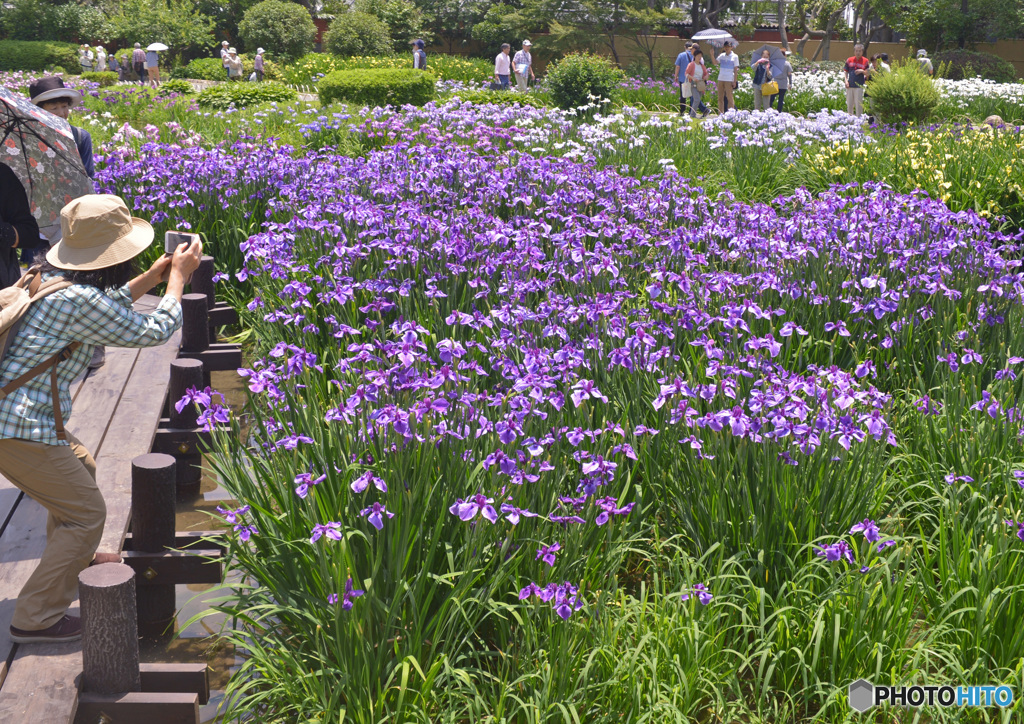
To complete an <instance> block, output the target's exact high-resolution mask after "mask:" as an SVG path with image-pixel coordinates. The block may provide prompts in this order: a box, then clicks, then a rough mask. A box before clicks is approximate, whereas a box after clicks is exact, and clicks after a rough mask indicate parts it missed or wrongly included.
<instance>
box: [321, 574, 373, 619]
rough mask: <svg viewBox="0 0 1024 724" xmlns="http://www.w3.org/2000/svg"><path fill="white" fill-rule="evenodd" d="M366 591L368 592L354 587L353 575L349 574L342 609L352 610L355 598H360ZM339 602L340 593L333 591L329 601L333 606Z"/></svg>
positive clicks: (328, 598) (342, 599) (342, 597)
mask: <svg viewBox="0 0 1024 724" xmlns="http://www.w3.org/2000/svg"><path fill="white" fill-rule="evenodd" d="M364 593H366V592H365V591H362V590H360V589H358V588H353V587H352V577H351V576H349V578H348V580H347V581H345V593H344V594H343V595H342V596H341V608H342V610H345V611H351V610H352V604H353V602H354V601H355V599H357V598H359V597H360V596H362V595H363V594H364ZM337 602H338V594H337V593H332V594H331V595H329V596H328V597H327V603H329V604H330V605H332V606H333V605H334V604H336V603H337Z"/></svg>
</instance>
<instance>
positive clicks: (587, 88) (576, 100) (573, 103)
mask: <svg viewBox="0 0 1024 724" xmlns="http://www.w3.org/2000/svg"><path fill="white" fill-rule="evenodd" d="M625 79H626V74H625V73H623V72H622V71H621V70H619V69H618V68H616V67H615V66H614V65H612V64H611V63H610V62H609V61H607V60H605V59H604V58H601V57H599V56H597V55H590V54H588V53H573V54H570V55H567V56H565V57H564V58H562V59H561V60H560V61H558V63H556V64H555V66H554V67H553V68H552V69H551V70H549V71H548V74H547V75H546V76H545V78H544V80H545V84H546V85H547V86H548V89H549V90H550V91H551V98H552V100H553V101H554V102H555V105H557V106H558V107H559V108H565V109H571V108H579V107H580V106H587V105H589V104H590V103H591V102H592V101H593V98H607V99H608V100H611V101H614V100H615V96H616V94H617V93H618V89H619V84H620V83H622V81H624V80H625Z"/></svg>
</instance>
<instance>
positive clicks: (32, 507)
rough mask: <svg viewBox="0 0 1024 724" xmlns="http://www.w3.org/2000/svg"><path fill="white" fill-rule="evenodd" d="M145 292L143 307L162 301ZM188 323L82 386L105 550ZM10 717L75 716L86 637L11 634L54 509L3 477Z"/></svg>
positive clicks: (85, 436) (2, 594)
mask: <svg viewBox="0 0 1024 724" xmlns="http://www.w3.org/2000/svg"><path fill="white" fill-rule="evenodd" d="M158 302H159V299H158V298H157V297H153V296H149V295H147V296H145V297H143V298H142V299H140V300H139V301H138V302H137V303H136V305H135V308H136V310H138V311H141V312H148V311H151V310H152V309H154V308H155V307H156V305H157V303H158ZM179 342H180V332H176V333H175V334H174V336H173V337H172V338H171V340H170V341H168V342H167V344H164V345H162V346H160V347H151V348H149V349H120V348H118V349H114V348H111V349H108V350H107V361H106V364H105V365H104V366H103V367H101V368H99V369H98V370H96V371H94V372H90V373H88V374H87V375H86V376H85V377H84V378H83V379H81V380H79V381H78V382H77V383H76V385H75V386H73V388H72V398H73V400H74V406H75V409H74V414H72V416H71V418H70V420H69V421H68V429H69V430H70V431H71V432H72V433H73V434H74V435H75V436H77V437H78V438H79V440H81V441H82V443H83V444H84V445H85V446H86V447H87V448H88V449H89V450H90V451H91V452H92V454H93V457H94V458H95V460H96V468H97V484H98V485H99V487H100V490H101V491H102V492H103V498H104V500H105V501H106V504H107V522H106V526H105V528H104V532H103V540H102V542H101V543H100V548H99V550H100V551H120V550H121V548H122V544H123V542H124V538H125V534H126V532H127V530H128V523H129V520H130V516H131V507H130V506H131V461H132V458H134V457H136V456H137V455H142V454H145V453H148V452H149V451H150V447H151V445H152V442H153V437H154V435H155V434H156V429H157V425H158V423H159V421H160V417H161V415H162V414H163V409H164V400H165V398H166V396H167V386H168V381H169V378H170V363H171V361H172V360H173V359H175V358H176V357H177V356H178V346H179ZM0 521H2V522H0V722H11V723H12V724H13V723H14V722H19V723H20V722H24V723H26V724H27V723H28V722H32V724H69V723H70V722H73V721H74V717H75V710H76V708H77V706H78V687H79V685H80V681H81V671H82V647H81V644H80V643H70V644H33V645H19V644H14V643H12V642H11V641H10V639H9V638H8V637H7V628H8V626H10V623H11V617H12V616H13V614H14V604H15V602H16V600H17V597H18V591H19V590H20V589H21V586H22V585H23V584H24V582H25V581H26V580H27V579H28V577H29V575H30V574H31V573H32V571H33V570H34V569H35V567H36V564H37V563H38V561H39V557H40V555H41V554H42V551H43V548H44V547H45V545H46V512H45V510H44V509H43V508H42V506H40V505H39V504H38V503H36V502H35V501H33V500H31V499H29V498H28V497H26V496H25V495H24V494H22V493H21V492H20V491H18V490H17V489H16V488H15V487H14V486H13V485H11V484H10V483H9V482H8V481H7V480H5V479H3V478H2V477H0Z"/></svg>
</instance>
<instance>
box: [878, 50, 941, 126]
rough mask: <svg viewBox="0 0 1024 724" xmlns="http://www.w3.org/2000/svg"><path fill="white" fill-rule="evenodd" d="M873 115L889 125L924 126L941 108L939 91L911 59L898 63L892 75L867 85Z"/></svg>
mask: <svg viewBox="0 0 1024 724" xmlns="http://www.w3.org/2000/svg"><path fill="white" fill-rule="evenodd" d="M867 93H868V95H869V96H870V99H871V112H872V113H873V114H874V115H876V116H878V118H879V120H881V121H883V122H885V123H899V122H909V123H920V122H922V121H925V120H927V119H928V117H929V116H931V114H932V113H933V112H934V111H935V109H936V107H937V106H938V105H939V101H940V100H941V97H940V95H939V89H938V88H936V87H935V83H933V82H932V79H931V78H929V77H928V76H927V75H925V74H924V73H922V72H921V70H920V68H919V67H918V64H917V61H916V60H914V59H912V58H909V59H907V60H906V61H903V62H900V63H894V64H893V69H892V72H891V73H881V74H879V75H876V76H874V77H873V78H872V79H871V80H869V81H868V83H867Z"/></svg>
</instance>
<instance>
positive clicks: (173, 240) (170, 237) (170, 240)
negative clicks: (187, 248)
mask: <svg viewBox="0 0 1024 724" xmlns="http://www.w3.org/2000/svg"><path fill="white" fill-rule="evenodd" d="M198 238H199V234H190V233H188V232H187V231H168V232H167V233H166V234H164V253H166V254H173V253H174V252H175V250H176V249H177V248H178V247H179V246H181V245H182V244H188V245H190V244H191V243H192V241H193V240H194V239H198Z"/></svg>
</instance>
